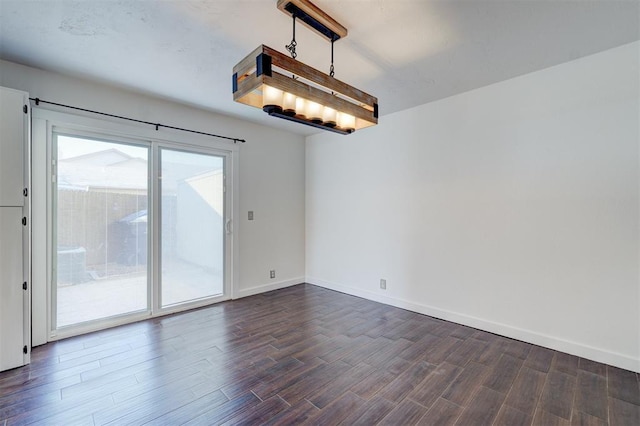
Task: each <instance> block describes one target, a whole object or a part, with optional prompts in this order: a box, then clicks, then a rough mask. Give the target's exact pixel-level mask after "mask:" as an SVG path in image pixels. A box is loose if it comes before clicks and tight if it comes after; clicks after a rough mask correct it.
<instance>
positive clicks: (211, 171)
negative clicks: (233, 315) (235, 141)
mask: <svg viewBox="0 0 640 426" xmlns="http://www.w3.org/2000/svg"><path fill="white" fill-rule="evenodd" d="M160 176H161V179H160V180H159V181H160V188H161V190H160V193H161V203H160V212H161V214H160V223H161V230H160V236H161V240H162V244H161V257H160V259H161V260H160V266H161V273H160V288H161V298H160V300H161V306H162V307H163V308H164V307H167V306H171V305H176V304H180V303H185V302H190V301H194V300H198V299H203V298H208V297H214V296H220V295H222V294H223V290H224V257H225V256H224V246H225V244H224V238H225V234H224V218H225V213H224V212H225V208H224V198H225V197H224V158H223V157H220V156H216V155H211V154H206V153H201V152H192V151H191V152H189V151H182V150H176V149H168V148H161V149H160Z"/></svg>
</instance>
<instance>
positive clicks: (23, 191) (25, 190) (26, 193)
mask: <svg viewBox="0 0 640 426" xmlns="http://www.w3.org/2000/svg"><path fill="white" fill-rule="evenodd" d="M22 195H24V196H25V197H26V196H28V195H29V190H28V189H27V188H25V189H23V190H22Z"/></svg>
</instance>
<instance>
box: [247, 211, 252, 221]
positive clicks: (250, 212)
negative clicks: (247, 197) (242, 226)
mask: <svg viewBox="0 0 640 426" xmlns="http://www.w3.org/2000/svg"><path fill="white" fill-rule="evenodd" d="M248 216H249V220H253V211H251V210H249V214H248Z"/></svg>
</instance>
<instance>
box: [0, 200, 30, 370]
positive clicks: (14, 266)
mask: <svg viewBox="0 0 640 426" xmlns="http://www.w3.org/2000/svg"><path fill="white" fill-rule="evenodd" d="M22 238H23V225H22V207H0V294H1V295H2V297H0V371H3V370H8V369H10V368H15V367H19V366H21V365H23V364H24V352H23V348H24V323H23V321H24V320H23V318H24V315H23V314H24V310H23V309H24V304H23V298H24V290H23V289H22V283H23V263H22V262H23V260H22V257H23V250H22V247H23V245H22V244H23V243H22V241H23V240H22Z"/></svg>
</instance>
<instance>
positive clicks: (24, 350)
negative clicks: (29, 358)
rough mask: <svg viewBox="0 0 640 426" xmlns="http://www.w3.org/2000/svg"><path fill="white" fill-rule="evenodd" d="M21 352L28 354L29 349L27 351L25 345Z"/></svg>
mask: <svg viewBox="0 0 640 426" xmlns="http://www.w3.org/2000/svg"><path fill="white" fill-rule="evenodd" d="M22 352H23V353H25V354H26V353H27V352H29V349H27V345H24V347H23V348H22Z"/></svg>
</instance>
